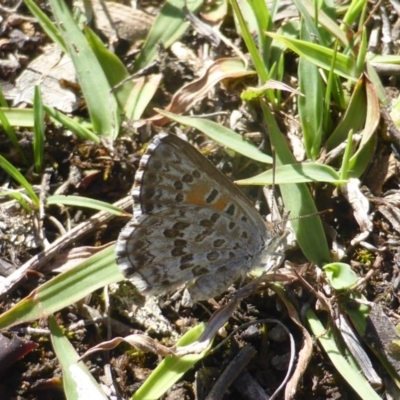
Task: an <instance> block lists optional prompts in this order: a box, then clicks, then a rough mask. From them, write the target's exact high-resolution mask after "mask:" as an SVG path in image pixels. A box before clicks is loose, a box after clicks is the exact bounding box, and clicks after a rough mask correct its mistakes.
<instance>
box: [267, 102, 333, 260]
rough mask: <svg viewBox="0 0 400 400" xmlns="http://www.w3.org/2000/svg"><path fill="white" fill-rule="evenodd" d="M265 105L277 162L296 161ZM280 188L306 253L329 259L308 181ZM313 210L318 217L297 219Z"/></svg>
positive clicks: (313, 258) (319, 258)
mask: <svg viewBox="0 0 400 400" xmlns="http://www.w3.org/2000/svg"><path fill="white" fill-rule="evenodd" d="M261 107H262V110H263V113H264V118H265V120H266V123H267V125H268V129H269V133H270V137H271V142H272V144H273V146H274V148H275V151H276V160H277V165H283V164H295V160H294V157H293V155H292V154H291V153H290V150H289V148H288V146H287V143H286V141H285V140H284V138H283V135H282V133H281V132H280V130H279V128H278V125H277V123H276V121H275V119H274V118H273V116H272V114H271V112H270V110H269V109H268V107H267V106H266V105H265V104H264V103H263V102H261ZM280 190H281V193H282V197H283V201H284V203H285V207H286V211H290V217H291V218H292V220H291V224H292V227H293V230H294V232H295V234H296V238H297V241H298V243H299V245H300V248H301V250H302V251H303V253H304V254H305V256H306V257H307V258H308V259H309V260H310V261H312V262H315V263H316V264H317V265H322V264H324V263H326V262H329V261H330V252H329V248H328V244H327V241H326V237H325V233H324V229H323V227H322V223H321V219H320V217H319V216H317V215H315V214H316V213H317V208H316V206H315V204H314V200H313V198H312V196H311V194H310V191H309V189H308V187H307V185H306V184H305V183H298V184H291V185H281V186H280ZM313 214H314V215H315V216H314V217H310V218H300V219H296V217H300V216H301V215H313Z"/></svg>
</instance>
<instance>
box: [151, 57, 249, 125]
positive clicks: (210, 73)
mask: <svg viewBox="0 0 400 400" xmlns="http://www.w3.org/2000/svg"><path fill="white" fill-rule="evenodd" d="M254 74H255V72H254V71H249V70H247V69H246V66H245V64H244V62H243V61H242V60H240V59H238V58H221V59H220V60H217V61H215V62H214V63H213V64H212V65H211V66H210V67H209V68H208V69H207V71H206V72H205V74H204V75H203V76H202V77H201V78H199V79H197V80H195V81H193V82H190V83H188V84H187V85H184V86H183V87H182V88H181V89H179V90H178V91H177V92H176V93H175V95H174V96H173V98H172V100H171V103H170V104H169V105H168V106H167V107H166V109H165V111H169V112H172V113H174V114H183V113H184V112H186V111H188V110H190V109H191V107H193V105H194V104H195V103H197V102H198V101H200V100H202V99H203V98H204V97H206V95H207V93H208V92H209V91H210V90H211V89H212V88H213V87H214V86H215V85H216V84H217V83H218V82H220V81H221V80H223V79H228V78H241V77H243V76H248V75H254ZM149 121H151V122H153V123H154V124H155V125H159V126H162V125H165V124H166V123H167V122H168V121H169V119H168V118H166V117H164V116H162V115H156V116H154V117H152V118H149Z"/></svg>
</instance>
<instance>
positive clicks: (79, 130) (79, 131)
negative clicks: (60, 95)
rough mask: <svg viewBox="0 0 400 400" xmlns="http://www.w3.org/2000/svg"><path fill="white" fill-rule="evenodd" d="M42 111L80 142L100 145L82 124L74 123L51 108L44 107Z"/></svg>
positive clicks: (98, 139) (96, 138)
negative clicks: (84, 141)
mask: <svg viewBox="0 0 400 400" xmlns="http://www.w3.org/2000/svg"><path fill="white" fill-rule="evenodd" d="M44 110H45V112H46V114H47V115H49V116H50V117H51V118H52V119H53V120H54V121H55V122H58V123H60V124H61V125H62V126H64V127H65V128H67V129H69V130H70V131H71V132H74V133H75V134H76V135H77V136H79V137H80V138H81V139H82V140H90V141H93V142H94V143H97V144H99V143H100V138H99V137H98V136H97V135H96V134H94V133H93V132H92V131H90V130H89V129H87V128H85V127H84V126H83V124H82V123H79V122H78V121H75V120H74V119H72V118H70V117H67V116H66V115H65V114H63V113H62V112H60V111H57V110H55V109H54V108H52V107H48V106H44Z"/></svg>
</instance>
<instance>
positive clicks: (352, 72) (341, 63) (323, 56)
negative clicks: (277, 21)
mask: <svg viewBox="0 0 400 400" xmlns="http://www.w3.org/2000/svg"><path fill="white" fill-rule="evenodd" d="M266 34H267V35H268V36H270V37H272V38H273V39H276V40H277V41H279V42H280V43H282V44H284V45H286V46H287V47H288V48H289V49H291V50H293V51H294V52H295V53H296V54H298V55H299V56H300V57H304V58H306V59H307V60H309V61H310V62H312V63H314V64H315V65H317V66H319V67H321V68H323V69H325V70H327V71H329V70H330V69H331V65H332V59H333V58H334V57H335V54H334V50H333V49H330V48H328V47H324V46H321V45H319V44H315V43H309V42H305V41H303V40H297V39H292V38H288V37H285V36H282V35H277V34H275V33H272V32H267V33H266ZM334 72H335V73H336V74H338V75H340V76H342V77H343V78H345V79H349V80H351V81H355V80H356V79H357V78H358V76H357V69H356V63H355V60H354V59H353V58H352V57H349V56H346V55H344V54H341V53H337V54H336V62H335V67H334Z"/></svg>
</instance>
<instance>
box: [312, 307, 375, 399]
mask: <svg viewBox="0 0 400 400" xmlns="http://www.w3.org/2000/svg"><path fill="white" fill-rule="evenodd" d="M306 318H307V322H308V324H309V325H310V328H311V330H312V331H313V333H314V335H315V336H316V338H317V339H318V341H319V343H320V344H321V346H322V347H323V348H324V350H325V351H326V353H327V354H328V357H329V358H330V360H331V361H332V364H333V365H334V366H335V368H336V370H337V371H338V372H339V373H340V374H341V375H342V377H343V378H344V379H345V380H346V381H347V383H348V384H349V385H350V386H351V387H352V388H353V390H354V391H355V392H356V393H357V394H358V395H359V396H360V397H361V399H363V400H375V399H376V400H379V399H381V397H380V396H378V394H377V393H376V392H375V390H374V389H372V387H371V386H370V384H369V383H368V382H367V380H366V379H365V378H364V377H363V376H362V375H361V374H360V372H359V371H358V370H356V369H354V368H353V367H351V365H350V364H349V363H348V362H347V360H346V359H345V358H344V357H343V356H342V355H341V353H340V350H339V349H338V347H337V345H336V343H335V340H334V337H333V334H332V331H331V329H326V328H325V327H324V326H323V325H322V324H321V322H320V321H319V320H318V318H317V316H316V315H315V313H314V311H312V310H311V308H308V309H307V311H306Z"/></svg>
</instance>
